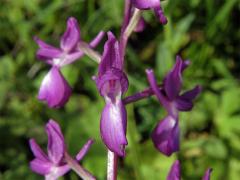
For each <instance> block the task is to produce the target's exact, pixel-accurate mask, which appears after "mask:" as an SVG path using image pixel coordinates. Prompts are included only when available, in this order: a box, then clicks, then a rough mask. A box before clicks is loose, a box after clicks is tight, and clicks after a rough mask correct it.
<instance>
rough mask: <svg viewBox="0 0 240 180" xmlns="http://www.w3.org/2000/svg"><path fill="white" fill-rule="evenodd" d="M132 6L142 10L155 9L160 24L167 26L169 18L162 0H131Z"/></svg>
mask: <svg viewBox="0 0 240 180" xmlns="http://www.w3.org/2000/svg"><path fill="white" fill-rule="evenodd" d="M131 2H132V4H133V5H134V6H135V7H136V8H138V9H141V10H146V9H153V10H154V13H155V15H156V16H157V18H158V19H159V21H160V23H161V24H163V25H165V24H167V22H168V21H167V18H166V16H165V15H164V13H163V10H162V7H161V3H160V0H148V1H146V0H131Z"/></svg>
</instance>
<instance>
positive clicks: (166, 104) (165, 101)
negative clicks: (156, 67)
mask: <svg viewBox="0 0 240 180" xmlns="http://www.w3.org/2000/svg"><path fill="white" fill-rule="evenodd" d="M146 73H147V78H148V82H149V84H150V87H151V88H152V90H153V92H154V94H155V95H156V96H157V98H158V100H159V101H160V102H161V103H162V105H163V106H164V107H165V108H166V109H167V111H168V112H169V114H172V115H175V114H176V112H175V110H174V109H173V108H172V106H171V105H170V102H169V100H168V99H167V98H166V97H165V96H164V95H163V93H162V91H160V89H159V87H158V84H157V81H156V78H155V76H154V73H153V70H152V69H147V70H146Z"/></svg>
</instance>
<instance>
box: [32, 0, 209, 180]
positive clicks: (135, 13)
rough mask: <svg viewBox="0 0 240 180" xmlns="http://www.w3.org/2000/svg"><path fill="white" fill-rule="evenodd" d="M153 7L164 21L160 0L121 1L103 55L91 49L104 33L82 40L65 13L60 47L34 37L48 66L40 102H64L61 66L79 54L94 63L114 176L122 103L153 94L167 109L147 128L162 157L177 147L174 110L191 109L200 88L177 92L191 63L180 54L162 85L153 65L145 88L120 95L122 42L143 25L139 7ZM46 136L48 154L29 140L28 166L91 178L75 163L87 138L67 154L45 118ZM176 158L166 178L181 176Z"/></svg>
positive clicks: (123, 140) (123, 88)
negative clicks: (119, 17)
mask: <svg viewBox="0 0 240 180" xmlns="http://www.w3.org/2000/svg"><path fill="white" fill-rule="evenodd" d="M149 9H152V10H153V11H154V13H155V15H156V16H157V17H158V19H159V21H160V23H161V24H166V23H167V18H166V17H165V15H164V13H163V9H162V7H161V4H160V0H148V1H146V0H126V1H125V13H124V14H125V16H124V21H123V25H122V29H121V34H120V37H119V39H117V38H116V37H115V36H114V34H113V33H112V32H110V31H109V32H108V33H107V38H108V39H107V41H106V42H105V44H104V50H103V53H102V55H101V54H99V53H98V52H96V51H95V50H93V48H95V47H96V46H97V45H98V44H99V42H100V41H101V40H102V38H103V36H104V34H105V33H104V32H102V31H101V32H99V34H98V35H97V36H96V37H95V38H94V39H93V40H92V41H91V42H90V43H85V42H84V41H83V40H82V39H81V36H80V28H79V26H78V22H77V20H76V19H75V18H73V17H70V18H69V19H68V21H67V28H66V31H65V33H64V34H63V36H62V37H61V39H60V48H56V47H54V46H51V45H49V44H46V43H45V42H43V41H42V40H40V39H38V38H35V41H36V43H37V44H38V46H39V49H38V51H37V57H38V58H39V59H41V60H43V61H44V62H45V63H47V64H49V65H50V66H51V69H50V71H49V72H48V74H47V75H46V76H45V77H44V79H43V81H42V84H41V87H40V90H39V94H38V99H39V100H41V101H45V102H46V103H47V104H48V106H49V107H50V108H59V107H62V106H64V105H65V104H66V103H67V101H68V100H69V97H70V95H71V93H72V88H71V87H70V85H69V84H68V82H67V81H66V80H65V78H64V76H63V75H62V73H61V68H63V67H64V66H66V65H70V64H72V63H74V62H75V61H76V60H78V59H79V58H81V57H82V56H83V55H88V56H89V57H90V58H92V59H93V60H95V61H96V62H97V63H99V66H98V74H97V76H95V77H94V80H95V82H96V86H97V89H98V91H99V94H100V95H101V96H102V97H103V99H104V101H105V106H104V108H103V110H102V113H101V120H100V132H101V137H102V140H103V142H104V144H105V145H106V147H107V149H108V153H109V157H108V158H109V159H108V163H109V164H108V168H109V170H108V178H107V179H111V180H114V179H116V168H117V164H116V163H117V157H119V156H120V157H124V156H125V155H126V153H125V147H126V146H127V144H128V141H127V137H126V133H127V132H126V131H127V111H126V107H125V106H126V105H127V104H128V103H131V102H135V101H138V100H140V99H143V98H147V97H149V96H151V95H155V96H156V97H157V99H158V100H159V102H160V103H161V105H162V106H163V107H164V108H165V110H166V111H167V115H166V117H164V118H163V120H161V121H159V123H158V124H157V126H156V127H155V128H154V130H153V132H152V135H151V137H152V141H153V143H154V146H155V147H156V148H157V149H158V150H159V151H160V152H162V153H163V154H164V155H166V156H170V155H172V154H173V153H174V152H177V151H179V149H180V147H179V144H180V139H179V137H180V128H179V112H180V111H190V110H191V109H192V108H193V100H194V99H195V98H196V96H197V95H198V94H199V93H200V92H201V87H200V86H196V87H194V88H193V89H192V90H189V91H187V92H184V93H181V89H182V74H183V72H184V70H185V69H186V68H187V67H188V65H189V64H190V62H189V61H183V60H182V59H181V57H180V56H177V57H176V63H175V66H174V67H173V68H172V70H170V71H169V73H168V74H167V75H166V76H165V78H164V80H163V82H162V83H161V85H159V84H160V83H157V81H156V78H155V75H154V72H153V70H152V69H147V70H146V74H147V79H148V82H149V85H150V86H149V87H148V88H147V89H146V90H144V91H141V92H138V93H136V94H135V95H132V96H129V97H127V98H124V95H125V93H126V92H127V90H128V86H129V82H128V77H127V74H126V73H125V72H124V59H125V52H126V44H127V41H128V38H129V36H130V35H131V33H132V32H133V31H135V32H139V31H142V30H144V28H145V20H144V18H143V17H142V16H141V11H142V10H149ZM46 133H47V135H48V147H47V151H48V153H47V155H46V154H45V153H44V152H43V151H42V150H41V148H40V147H39V146H38V145H37V143H36V142H35V140H34V139H31V140H30V147H31V150H32V152H33V154H34V156H35V159H34V160H32V161H31V163H30V167H31V169H32V170H33V171H34V172H36V173H38V174H41V175H44V176H45V178H46V179H48V180H50V179H57V178H58V177H60V176H62V175H64V174H65V173H67V172H68V171H69V170H70V169H73V170H74V171H75V172H76V173H77V174H78V175H79V176H80V177H82V178H83V179H95V178H94V176H92V175H91V174H90V173H89V172H88V171H86V170H85V169H84V168H83V167H82V166H81V165H79V164H78V161H80V160H81V159H82V158H83V157H84V156H85V154H86V153H87V151H88V149H89V148H90V146H91V144H92V143H93V141H92V140H89V141H88V142H87V143H86V144H85V145H84V147H83V148H82V149H81V150H80V152H79V153H78V154H77V155H76V158H75V159H72V158H71V156H70V155H69V154H68V152H67V147H66V145H65V142H64V136H63V134H62V132H61V129H60V127H59V125H58V124H57V122H55V121H53V120H50V121H49V122H48V123H47V125H46ZM210 172H211V170H210V169H208V171H207V172H206V174H205V176H204V178H203V180H207V179H209V178H210ZM180 174H181V173H180V163H179V161H176V162H175V163H174V164H173V166H172V168H171V170H170V172H169V175H168V177H167V179H168V180H180V178H181V175H180Z"/></svg>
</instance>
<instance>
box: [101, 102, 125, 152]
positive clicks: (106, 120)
mask: <svg viewBox="0 0 240 180" xmlns="http://www.w3.org/2000/svg"><path fill="white" fill-rule="evenodd" d="M106 101H108V102H107V103H106V105H105V107H104V109H103V112H102V116H101V124H100V131H101V136H102V139H103V142H104V143H105V145H106V146H107V147H108V149H110V150H111V151H112V152H115V153H117V155H118V156H125V146H126V145H127V144H128V143H127V139H126V126H127V115H126V109H125V106H124V105H123V103H122V101H121V100H116V102H115V103H113V102H111V100H106Z"/></svg>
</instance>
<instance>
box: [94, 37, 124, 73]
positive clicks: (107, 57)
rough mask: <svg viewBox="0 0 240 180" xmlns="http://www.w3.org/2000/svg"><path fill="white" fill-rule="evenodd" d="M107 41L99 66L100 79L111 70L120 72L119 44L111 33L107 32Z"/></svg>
mask: <svg viewBox="0 0 240 180" xmlns="http://www.w3.org/2000/svg"><path fill="white" fill-rule="evenodd" d="M107 34H108V40H107V42H106V43H105V45H104V52H103V56H102V60H101V62H100V64H99V70H98V76H99V77H101V76H102V75H103V74H105V73H106V72H107V71H108V70H111V68H116V69H119V70H122V66H123V64H122V61H121V58H120V52H119V43H118V41H117V39H116V38H115V36H114V35H113V34H112V32H108V33H107Z"/></svg>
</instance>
